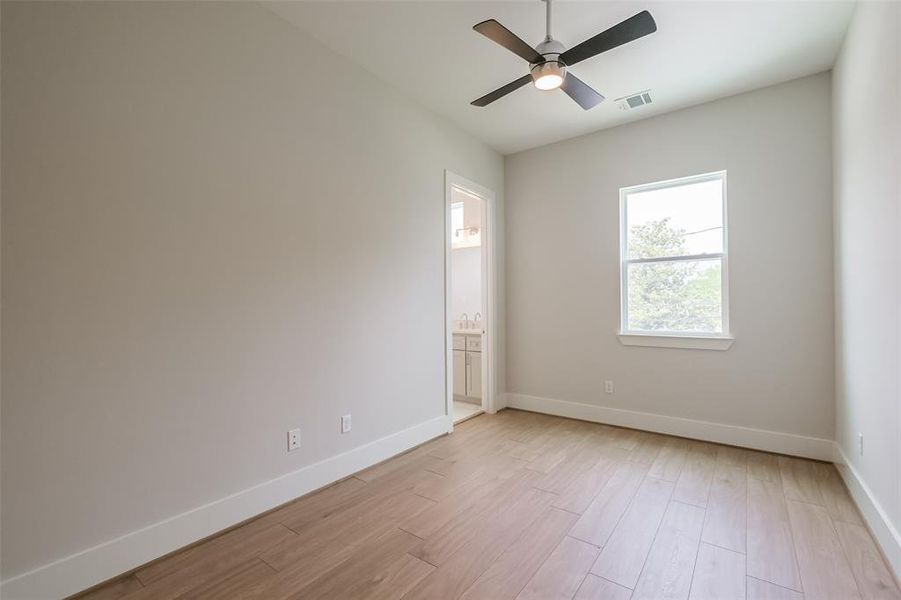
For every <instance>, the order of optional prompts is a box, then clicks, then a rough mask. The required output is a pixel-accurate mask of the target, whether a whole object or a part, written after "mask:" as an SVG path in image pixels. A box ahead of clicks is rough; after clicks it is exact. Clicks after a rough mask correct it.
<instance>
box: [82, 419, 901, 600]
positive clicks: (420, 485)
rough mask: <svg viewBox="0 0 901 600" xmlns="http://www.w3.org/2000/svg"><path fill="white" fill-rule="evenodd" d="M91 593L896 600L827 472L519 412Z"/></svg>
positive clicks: (820, 466) (464, 427) (462, 430)
mask: <svg viewBox="0 0 901 600" xmlns="http://www.w3.org/2000/svg"><path fill="white" fill-rule="evenodd" d="M85 597H88V598H94V599H96V598H129V599H132V598H192V599H194V598H265V599H272V598H328V599H338V600H346V599H354V598H375V599H391V598H404V599H409V600H413V599H417V600H418V599H445V598H450V599H453V598H466V599H475V598H484V599H491V600H501V599H504V598H509V599H513V598H518V599H520V600H525V599H528V600H537V599H541V600H545V599H548V600H549V599H564V598H576V599H577V600H590V599H593V600H597V599H601V598H607V599H614V600H625V599H627V598H633V599H637V598H653V599H658V598H690V599H695V600H698V599H717V600H723V599H729V598H748V599H756V598H760V599H763V598H767V599H770V598H772V599H782V598H784V599H787V600H788V599H790V600H800V599H803V598H807V599H808V600H821V599H828V598H836V599H839V600H847V599H851V598H894V599H898V598H901V594H899V591H898V588H897V587H895V583H894V582H893V579H892V577H891V575H890V573H889V570H888V568H887V567H886V565H885V563H884V562H883V560H882V558H881V556H880V554H879V552H878V550H877V548H876V546H875V544H874V542H873V540H872V538H871V537H870V535H869V533H868V531H867V529H866V528H865V527H864V526H863V524H862V522H861V518H860V516H859V515H858V512H857V510H856V509H855V507H854V506H853V504H852V503H851V500H850V498H849V497H848V494H847V492H846V490H845V488H844V486H843V484H842V482H841V480H840V479H839V477H838V474H837V473H836V471H835V469H834V468H833V467H832V465H828V464H825V463H817V462H812V461H807V460H800V459H793V458H786V457H782V456H775V455H771V454H765V453H761V452H752V451H748V450H740V449H736V448H731V447H726V446H717V445H714V444H708V443H702V442H693V441H688V440H683V439H678V438H672V437H668V436H662V435H656V434H650V433H644V432H639V431H633V430H627V429H618V428H614V427H608V426H604V425H597V424H590V423H583V422H579V421H571V420H565V419H560V418H556V417H549V416H544V415H537V414H531V413H525V412H518V411H512V410H508V411H503V412H502V413H500V414H498V415H484V416H480V417H477V418H475V419H471V420H469V421H466V422H465V423H463V424H461V425H460V426H458V427H457V429H456V432H455V433H453V434H452V435H450V436H446V437H443V438H440V439H438V440H435V441H433V442H430V443H428V444H426V445H424V446H422V447H420V448H418V449H416V450H414V451H412V452H410V453H407V454H405V455H402V456H400V457H397V458H394V459H392V460H390V461H388V462H386V463H383V464H381V465H377V466H375V467H373V468H371V469H369V470H367V471H364V472H362V473H359V474H357V475H356V476H355V477H352V478H350V479H347V480H344V481H342V482H341V483H338V484H336V485H334V486H331V487H329V488H327V489H325V490H322V491H320V492H318V493H316V494H312V495H310V496H306V497H304V498H301V499H300V500H297V501H296V502H294V503H292V504H289V505H287V506H285V507H282V508H280V509H278V510H277V511H274V512H272V513H269V514H267V515H265V516H263V517H261V518H259V519H257V520H255V521H252V522H250V523H248V524H245V525H243V526H241V527H240V528H237V529H234V530H232V531H230V532H228V533H226V534H224V535H222V536H219V537H217V538H214V539H211V540H208V541H206V542H204V543H203V544H200V545H197V546H194V547H191V548H189V549H187V550H184V551H182V552H180V553H177V554H174V555H172V556H170V557H167V558H165V559H162V560H160V561H157V562H155V563H152V564H150V565H148V566H146V567H144V568H142V569H139V570H138V571H137V572H135V573H134V574H131V575H128V576H126V577H123V578H121V579H119V580H117V581H114V582H112V583H109V584H107V585H105V586H104V587H102V588H99V589H96V590H94V591H93V592H91V593H89V594H88V595H87V596H85Z"/></svg>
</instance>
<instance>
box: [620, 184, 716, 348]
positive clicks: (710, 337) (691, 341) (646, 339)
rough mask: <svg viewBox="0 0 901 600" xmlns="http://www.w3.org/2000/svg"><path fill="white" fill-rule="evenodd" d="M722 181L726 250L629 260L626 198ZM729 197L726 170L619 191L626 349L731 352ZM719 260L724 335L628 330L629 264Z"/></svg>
mask: <svg viewBox="0 0 901 600" xmlns="http://www.w3.org/2000/svg"><path fill="white" fill-rule="evenodd" d="M715 180H722V182H723V251H722V252H717V253H714V254H700V255H690V256H678V257H663V258H656V259H652V260H648V259H634V260H629V258H628V256H629V251H628V250H629V249H628V236H627V234H628V228H629V224H628V219H627V213H626V197H627V196H628V195H629V194H633V193H635V192H647V191H650V190H659V189H665V188H669V187H676V186H682V185H687V184H692V183H702V182H705V181H715ZM727 194H728V186H727V185H726V171H714V172H712V173H704V174H702V175H693V176H689V177H679V178H677V179H667V180H665V181H657V182H654V183H646V184H642V185H634V186H630V187H624V188H620V190H619V224H620V234H619V237H620V241H619V253H620V261H619V271H620V290H619V297H620V331H619V334H618V335H619V340H620V342H621V343H622V344H623V345H625V346H653V347H658V348H689V349H695V350H728V349H729V348H730V347H731V346H732V342H733V341H734V338H733V337H732V335H731V329H730V327H729V223H728V218H727V214H728V213H727V211H726V206H727V204H728V203H727ZM711 258H719V259H721V260H722V292H721V294H722V296H721V297H722V311H723V312H722V319H723V332H722V333H694V332H681V331H640V330H630V329H628V328H627V327H626V324H627V318H628V314H629V312H628V311H629V296H628V293H627V291H628V280H627V277H628V272H629V271H628V268H627V265H628V264H630V263H646V262H665V261H676V260H678V261H685V260H702V259H711Z"/></svg>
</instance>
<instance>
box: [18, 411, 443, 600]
mask: <svg viewBox="0 0 901 600" xmlns="http://www.w3.org/2000/svg"><path fill="white" fill-rule="evenodd" d="M452 421H453V419H452V418H450V417H447V416H442V417H438V418H435V419H432V420H430V421H426V422H425V423H421V424H419V425H415V426H413V427H410V428H409V429H404V430H403V431H399V432H397V433H394V434H392V435H389V436H386V437H383V438H381V439H378V440H375V441H373V442H370V443H368V444H365V445H363V446H360V447H359V448H354V449H353V450H349V451H347V452H344V453H342V454H339V455H337V456H334V457H332V458H328V459H326V460H323V461H321V462H318V463H315V464H312V465H309V466H306V467H304V468H302V469H299V470H297V471H294V472H292V473H288V474H286V475H283V476H281V477H278V478H276V479H272V480H270V481H266V482H264V483H261V484H259V485H255V486H253V487H251V488H248V489H245V490H242V491H240V492H237V493H235V494H232V495H231V496H227V497H225V498H222V499H220V500H216V501H214V502H211V503H209V504H205V505H203V506H199V507H197V508H194V509H192V510H189V511H187V512H185V513H182V514H180V515H176V516H173V517H171V518H169V519H166V520H164V521H160V522H159V523H154V524H153V525H150V526H147V527H144V528H142V529H139V530H137V531H133V532H131V533H128V534H126V535H124V536H122V537H120V538H117V539H114V540H110V541H108V542H104V543H102V544H100V545H97V546H94V547H93V548H88V549H86V550H83V551H81V552H78V553H76V554H73V555H71V556H67V557H65V558H62V559H60V560H57V561H55V562H52V563H50V564H47V565H44V566H42V567H39V568H37V569H34V570H33V571H29V572H27V573H23V574H21V575H17V576H15V577H12V578H10V579H7V580H5V581H3V582H2V584H0V597H2V598H3V599H4V600H25V599H30V598H40V599H42V600H46V599H48V598H62V597H65V596H69V595H71V594H74V593H77V592H80V591H81V590H84V589H87V588H89V587H91V586H93V585H96V584H98V583H101V582H103V581H106V580H107V579H110V578H112V577H115V576H117V575H120V574H122V573H125V572H127V571H130V570H132V569H135V568H137V567H139V566H141V565H143V564H145V563H147V562H149V561H151V560H154V559H156V558H159V557H160V556H163V555H165V554H168V553H170V552H172V551H174V550H177V549H179V548H182V547H184V546H187V545H188V544H191V543H193V542H196V541H198V540H201V539H203V538H205V537H209V536H210V535H213V534H214V533H217V532H219V531H222V530H223V529H227V528H229V527H231V526H233V525H236V524H238V523H240V522H242V521H246V520H247V519H250V518H251V517H254V516H256V515H258V514H260V513H263V512H266V511H268V510H270V509H272V508H275V507H277V506H279V505H281V504H284V503H286V502H289V501H291V500H293V499H294V498H297V497H299V496H302V495H304V494H306V493H309V492H311V491H313V490H316V489H319V488H321V487H324V486H326V485H328V484H330V483H333V482H335V481H338V480H339V479H343V478H344V477H348V476H349V475H352V474H354V473H356V472H358V471H361V470H363V469H365V468H367V467H370V466H372V465H374V464H376V463H379V462H381V461H383V460H386V459H388V458H391V457H392V456H394V455H396V454H400V453H401V452H404V451H405V450H409V449H410V448H413V447H415V446H418V445H419V444H422V443H424V442H427V441H428V440H430V439H432V438H435V437H438V436H440V435H443V434H445V433H448V432H450V431H452V428H453V423H452Z"/></svg>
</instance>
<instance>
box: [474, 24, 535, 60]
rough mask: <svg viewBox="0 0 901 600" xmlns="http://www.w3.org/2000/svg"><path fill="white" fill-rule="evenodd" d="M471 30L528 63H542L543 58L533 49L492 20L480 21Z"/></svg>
mask: <svg viewBox="0 0 901 600" xmlns="http://www.w3.org/2000/svg"><path fill="white" fill-rule="evenodd" d="M472 28H473V29H475V30H476V31H478V32H479V33H481V34H482V35H484V36H485V37H486V38H488V39H489V40H491V41H492V42H495V43H497V44H500V45H501V46H503V47H504V48H506V49H507V50H509V51H510V52H513V53H514V54H518V55H519V56H521V57H523V58H524V59H526V60H527V61H529V62H530V63H537V62H542V61H544V57H543V56H541V55H540V54H538V52H537V51H536V50H535V48H533V47H531V46H530V45H528V44H527V43H525V42H524V41H522V40H521V39H520V38H519V37H518V36H517V35H516V34H515V33H513V32H512V31H510V30H509V29H507V28H506V27H504V26H503V25H501V24H500V23H498V22H497V21H495V20H494V19H488V20H487V21H482V22H481V23H479V24H477V25H473V27H472Z"/></svg>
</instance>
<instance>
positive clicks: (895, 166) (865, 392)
mask: <svg viewBox="0 0 901 600" xmlns="http://www.w3.org/2000/svg"><path fill="white" fill-rule="evenodd" d="M899 38H901V4H898V3H892V2H861V3H858V5H857V8H856V9H855V14H854V19H853V21H852V23H851V26H850V28H849V30H848V36H847V38H846V39H845V43H844V46H843V48H842V52H841V55H840V56H839V60H838V63H837V64H836V67H835V78H834V103H835V121H834V123H835V144H834V148H835V239H836V246H835V273H836V275H835V279H836V312H835V315H836V318H835V323H836V400H837V406H836V439H837V441H838V443H839V445H840V447H841V449H842V452H843V453H844V455H845V457H846V458H847V459H848V461H849V462H850V463H851V465H853V467H854V468H855V469H856V471H857V473H858V475H859V476H860V478H861V479H862V480H863V483H864V484H865V485H866V486H868V487H869V489H870V494H871V495H872V497H871V501H873V502H875V503H878V505H881V507H882V510H883V511H884V517H883V518H884V519H886V520H888V521H889V523H888V525H889V526H890V527H891V526H893V527H894V529H895V533H894V537H895V539H894V542H893V543H891V542H890V541H889V538H890V537H891V534H889V535H882V533H883V532H882V530H881V529H880V528H878V527H877V528H875V529H874V530H875V533H876V534H877V537H879V538H880V540H881V541H882V543H883V548H884V549H885V550H886V551H887V554H888V556H889V558H890V560H891V561H892V562H893V563H894V567H895V570H896V572H897V573H898V574H899V575H901V537H898V531H901V381H899V377H901V350H899V344H901V319H899V314H901V245H899V231H901V218H899V215H901V183H899V173H901V45H899ZM858 434H863V436H864V452H863V455H861V454H860V452H859V449H858Z"/></svg>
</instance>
